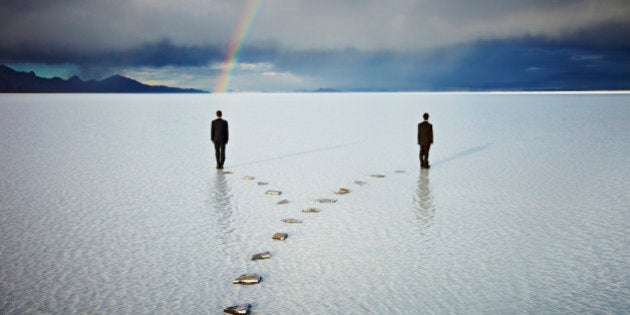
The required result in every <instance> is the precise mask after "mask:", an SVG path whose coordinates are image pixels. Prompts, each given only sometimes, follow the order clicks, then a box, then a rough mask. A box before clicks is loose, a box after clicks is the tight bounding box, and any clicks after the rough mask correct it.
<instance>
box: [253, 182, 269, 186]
mask: <svg viewBox="0 0 630 315" xmlns="http://www.w3.org/2000/svg"><path fill="white" fill-rule="evenodd" d="M256 184H258V186H266V185H269V183H266V182H258V183H256Z"/></svg>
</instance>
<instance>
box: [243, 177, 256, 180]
mask: <svg viewBox="0 0 630 315" xmlns="http://www.w3.org/2000/svg"><path fill="white" fill-rule="evenodd" d="M254 179H256V177H253V176H244V177H243V180H254Z"/></svg>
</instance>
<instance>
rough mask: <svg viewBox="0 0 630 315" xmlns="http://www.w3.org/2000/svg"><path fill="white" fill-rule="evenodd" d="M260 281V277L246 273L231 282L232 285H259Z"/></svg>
mask: <svg viewBox="0 0 630 315" xmlns="http://www.w3.org/2000/svg"><path fill="white" fill-rule="evenodd" d="M260 280H262V277H261V276H259V275H257V274H255V273H246V274H244V275H241V276H240V277H238V278H236V279H234V280H233V281H232V283H234V284H246V285H247V284H257V283H260Z"/></svg>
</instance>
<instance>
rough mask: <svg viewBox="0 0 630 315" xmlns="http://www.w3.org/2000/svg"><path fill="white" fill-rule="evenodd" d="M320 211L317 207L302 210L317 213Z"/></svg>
mask: <svg viewBox="0 0 630 315" xmlns="http://www.w3.org/2000/svg"><path fill="white" fill-rule="evenodd" d="M319 211H320V210H319V209H316V208H308V209H303V210H302V212H305V213H317V212H319Z"/></svg>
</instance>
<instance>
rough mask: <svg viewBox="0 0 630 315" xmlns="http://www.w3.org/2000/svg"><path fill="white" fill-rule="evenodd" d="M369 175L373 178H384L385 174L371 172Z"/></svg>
mask: <svg viewBox="0 0 630 315" xmlns="http://www.w3.org/2000/svg"><path fill="white" fill-rule="evenodd" d="M370 176H372V177H374V178H384V177H385V175H382V174H372V175H370Z"/></svg>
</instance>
